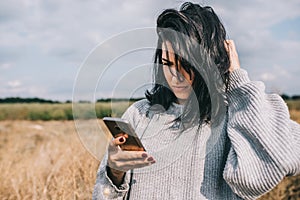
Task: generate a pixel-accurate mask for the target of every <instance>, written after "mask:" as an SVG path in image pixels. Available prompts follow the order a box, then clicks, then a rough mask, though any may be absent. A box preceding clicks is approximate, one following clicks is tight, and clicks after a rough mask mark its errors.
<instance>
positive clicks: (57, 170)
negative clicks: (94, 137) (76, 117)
mask: <svg viewBox="0 0 300 200" xmlns="http://www.w3.org/2000/svg"><path fill="white" fill-rule="evenodd" d="M104 145H105V142H104ZM0 161H1V162H0V171H1V175H0V199H18V200H21V199H22V200H23V199H37V200H39V199H90V198H91V194H92V190H93V185H94V180H95V176H96V171H97V167H98V164H99V161H97V160H96V159H95V158H93V157H92V156H91V155H90V154H89V153H88V152H87V151H86V150H85V148H84V147H83V146H82V145H81V143H80V141H79V139H78V136H77V135H76V131H75V129H74V122H73V121H48V122H42V121H37V122H31V121H2V122H0Z"/></svg>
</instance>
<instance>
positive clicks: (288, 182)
mask: <svg viewBox="0 0 300 200" xmlns="http://www.w3.org/2000/svg"><path fill="white" fill-rule="evenodd" d="M291 116H292V118H293V119H295V120H297V121H298V123H300V111H297V110H291ZM99 145H102V146H103V147H105V145H106V141H105V140H103V143H102V144H99ZM98 165H99V161H98V160H97V159H95V158H94V157H93V156H92V155H90V154H89V153H88V152H87V151H86V149H85V148H84V147H83V146H82V144H81V142H80V140H79V138H78V136H77V133H76V130H75V127H74V122H73V121H26V120H14V121H12V120H10V121H8V120H6V121H0V172H1V173H0V199H3V200H6V199H7V200H10V199H17V200H20V199H22V200H23V199H25V200H26V199H34V200H40V199H42V200H43V199H55V200H56V199H62V200H63V199H80V200H81V199H91V195H92V191H93V186H94V183H95V178H96V171H97V168H98ZM266 199H270V200H271V199H272V200H281V199H282V200H285V199H290V200H295V199H300V176H296V177H288V178H285V179H284V180H283V182H282V183H280V184H279V185H278V186H277V187H276V188H275V189H274V190H273V191H271V192H270V193H268V194H266V195H264V196H263V197H261V198H260V200H266Z"/></svg>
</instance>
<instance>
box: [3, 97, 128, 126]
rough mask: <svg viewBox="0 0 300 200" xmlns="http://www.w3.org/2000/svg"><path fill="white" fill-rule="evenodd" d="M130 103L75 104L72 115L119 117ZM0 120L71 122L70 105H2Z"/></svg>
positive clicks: (91, 117) (80, 116) (87, 117)
mask: <svg viewBox="0 0 300 200" xmlns="http://www.w3.org/2000/svg"><path fill="white" fill-rule="evenodd" d="M131 103H132V102H128V101H124V102H117V103H111V102H101V103H95V104H92V103H76V104H74V105H75V106H76V107H75V108H76V110H75V112H74V113H75V116H76V118H80V119H93V118H95V116H97V118H103V117H105V116H113V117H120V116H121V115H122V113H123V112H124V111H125V110H126V108H127V107H128V106H129V105H130V104H131ZM74 105H73V106H74ZM0 120H44V121H48V120H73V110H72V103H57V104H50V103H3V104H0Z"/></svg>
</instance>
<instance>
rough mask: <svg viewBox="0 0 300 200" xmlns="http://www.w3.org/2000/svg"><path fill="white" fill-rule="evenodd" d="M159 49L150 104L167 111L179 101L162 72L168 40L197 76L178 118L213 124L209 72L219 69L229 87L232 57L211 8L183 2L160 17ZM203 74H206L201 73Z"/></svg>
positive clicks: (155, 59)
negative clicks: (230, 58)
mask: <svg viewBox="0 0 300 200" xmlns="http://www.w3.org/2000/svg"><path fill="white" fill-rule="evenodd" d="M157 34H158V41H157V48H156V52H155V55H154V69H153V76H154V82H155V84H154V86H153V88H152V89H151V91H146V93H145V95H146V98H147V99H148V100H149V102H150V105H156V104H159V105H161V106H162V107H163V108H164V109H165V110H167V109H168V108H169V107H170V106H171V104H172V103H173V102H176V101H177V98H176V96H175V95H174V93H173V92H172V91H171V90H170V89H169V88H168V83H167V81H166V80H165V77H164V73H163V69H162V45H164V43H165V42H166V41H169V42H170V43H171V45H172V48H173V50H174V52H175V60H176V62H175V63H176V67H177V70H178V63H180V64H181V66H182V68H184V69H185V71H186V72H188V73H189V75H190V76H191V75H192V73H193V74H194V81H193V85H192V87H193V91H194V92H193V94H191V95H190V97H189V99H188V100H187V103H186V104H185V109H184V112H183V114H182V115H181V116H180V117H179V118H178V120H181V121H183V122H192V123H199V124H200V125H201V124H202V123H203V122H207V123H208V122H210V121H211V119H212V118H213V117H215V116H214V113H212V106H215V105H212V102H211V92H210V90H209V87H210V86H208V85H207V81H208V79H209V78H208V77H207V74H205V71H207V69H211V71H213V68H216V69H217V71H218V73H219V74H218V75H219V76H220V77H221V79H222V84H223V85H220V84H219V85H218V87H224V88H227V83H228V79H229V77H228V75H229V64H230V63H229V56H228V54H227V51H226V49H225V46H224V41H225V40H226V31H225V29H224V26H223V25H222V23H221V22H220V20H219V18H218V16H217V15H216V14H215V12H214V11H213V9H212V8H211V7H201V6H200V5H198V4H193V3H190V2H186V3H184V4H183V5H182V6H181V8H180V9H179V10H175V9H167V10H165V11H163V12H162V13H161V14H160V15H159V16H158V18H157ZM201 72H203V73H201Z"/></svg>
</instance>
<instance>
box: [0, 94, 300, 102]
mask: <svg viewBox="0 0 300 200" xmlns="http://www.w3.org/2000/svg"><path fill="white" fill-rule="evenodd" d="M281 97H282V98H283V99H284V100H299V99H300V95H293V96H289V95H286V94H282V95H281ZM141 99H143V98H129V99H128V98H105V99H98V100H97V101H96V102H97V103H101V102H122V101H123V102H124V101H131V102H132V101H133V102H134V101H138V100H141ZM0 103H48V104H58V103H62V102H60V101H53V100H49V99H42V98H37V97H35V98H21V97H8V98H3V99H1V98H0ZM65 103H72V101H71V100H67V101H65ZM79 103H91V102H90V101H83V100H82V101H79Z"/></svg>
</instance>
